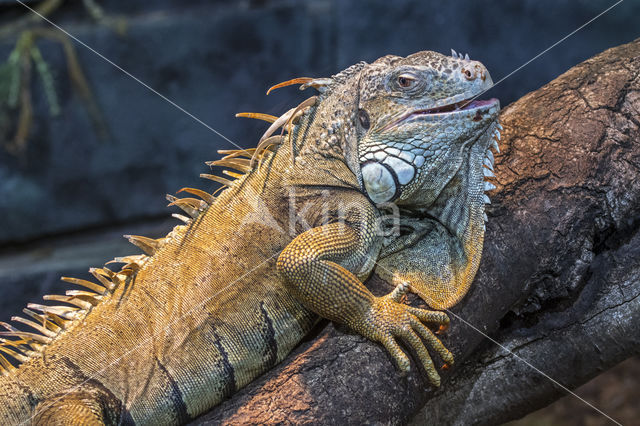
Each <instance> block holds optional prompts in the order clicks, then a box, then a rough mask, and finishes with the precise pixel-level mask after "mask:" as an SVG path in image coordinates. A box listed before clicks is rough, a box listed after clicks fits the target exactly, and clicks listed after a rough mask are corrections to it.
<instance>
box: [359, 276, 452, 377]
mask: <svg viewBox="0 0 640 426" xmlns="http://www.w3.org/2000/svg"><path fill="white" fill-rule="evenodd" d="M408 290H409V285H408V284H406V283H403V284H400V285H398V286H397V287H396V288H395V289H394V290H393V291H392V292H391V293H390V294H388V295H386V296H383V297H377V298H375V299H374V301H373V304H372V306H371V309H370V312H369V315H368V316H367V317H366V320H365V322H364V323H363V324H360V325H359V327H354V328H357V329H358V331H359V332H360V333H361V334H362V335H364V336H366V337H368V338H369V339H371V340H375V341H377V342H380V343H381V344H382V345H383V346H384V347H385V348H386V349H387V351H389V353H390V354H391V357H392V358H393V360H394V361H395V363H396V365H397V366H398V368H399V369H400V371H401V372H402V373H403V374H407V373H408V372H409V371H410V368H411V366H410V362H409V357H408V356H407V355H406V354H405V353H404V351H403V350H402V349H401V348H400V345H398V342H397V339H398V338H402V339H403V340H404V341H406V342H407V343H409V345H411V347H412V348H413V350H414V351H415V352H416V354H417V355H418V358H419V360H420V362H421V363H422V366H423V367H424V369H425V371H426V373H427V376H428V378H429V381H430V382H431V384H433V385H434V386H440V375H439V374H438V372H437V370H436V368H435V366H434V365H433V361H432V360H431V356H430V355H429V352H428V351H427V345H428V346H429V347H431V348H432V349H433V350H435V351H436V352H437V353H438V355H439V356H440V358H442V360H443V361H444V362H445V363H446V364H447V365H451V364H453V355H452V354H451V352H450V351H449V350H448V349H447V348H445V347H444V345H443V344H442V342H441V341H440V340H439V339H438V338H437V337H436V336H435V334H434V333H433V332H432V331H431V330H430V329H429V328H428V327H426V326H425V325H424V324H423V323H431V324H440V325H441V326H442V325H447V324H449V317H448V316H447V314H445V313H444V312H438V311H429V310H426V309H420V308H414V307H411V306H408V305H404V304H402V303H400V302H399V301H400V299H401V298H402V296H404V295H405V294H406V293H407V291H408Z"/></svg>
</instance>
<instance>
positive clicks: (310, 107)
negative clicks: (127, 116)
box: [0, 52, 500, 424]
mask: <svg viewBox="0 0 640 426" xmlns="http://www.w3.org/2000/svg"><path fill="white" fill-rule="evenodd" d="M290 84H301V89H304V88H307V87H314V88H316V89H317V90H318V91H319V95H318V96H314V97H312V98H310V99H308V100H306V101H304V102H302V103H301V104H300V105H299V106H298V107H296V108H292V109H291V110H289V111H288V112H286V113H285V114H283V115H282V116H281V117H273V116H269V115H266V114H255V113H244V114H240V115H242V116H247V117H257V118H263V119H265V120H267V121H271V122H272V124H271V126H270V127H269V129H268V130H267V132H266V133H265V135H264V136H263V137H262V138H261V139H260V142H259V144H258V146H257V147H256V148H255V149H250V150H234V151H221V153H222V154H225V157H223V158H222V159H221V160H218V161H214V162H212V163H211V164H213V165H219V166H225V167H228V168H233V169H235V170H237V171H239V172H240V173H236V172H231V171H228V170H225V173H226V174H227V175H228V176H229V177H231V179H227V178H223V177H219V176H215V175H204V177H207V178H210V179H213V180H215V181H217V182H220V183H222V184H223V186H222V188H223V189H224V190H222V191H221V192H220V193H219V194H217V195H216V194H210V193H207V192H205V191H201V190H197V189H193V188H184V189H183V190H184V191H186V192H188V193H190V194H192V195H194V196H196V197H198V198H182V199H177V198H175V197H170V196H169V199H170V201H171V204H173V205H176V206H179V207H181V208H182V209H183V210H184V211H185V212H186V213H188V214H189V216H190V217H189V218H187V217H186V216H181V215H177V216H178V217H179V218H182V219H183V220H184V222H186V223H185V224H184V225H180V226H176V227H175V228H174V229H173V231H172V232H171V233H169V234H168V235H167V236H166V237H165V238H161V239H157V240H156V239H150V238H145V237H140V236H127V237H128V238H129V240H130V241H131V242H132V243H134V244H135V245H137V246H138V247H140V248H141V249H142V250H143V251H144V252H145V253H146V254H144V255H133V256H127V257H123V258H116V259H115V261H116V262H121V263H123V264H124V266H123V267H122V269H120V270H119V271H117V272H115V271H112V270H110V269H108V268H106V267H103V268H97V269H91V270H90V272H91V273H92V274H93V276H95V279H96V282H89V281H85V280H81V279H74V278H63V280H65V281H68V282H70V283H73V284H78V285H80V286H82V287H84V289H82V290H72V291H68V292H67V293H66V295H50V296H45V297H44V299H45V300H50V301H55V302H59V303H58V304H56V305H53V306H44V305H38V304H29V305H28V308H27V309H25V310H24V312H25V314H26V315H27V316H28V317H30V319H24V318H19V317H18V318H13V320H14V321H17V322H20V323H23V324H25V325H27V326H30V327H31V328H33V329H34V330H35V332H27V331H20V330H18V329H16V328H14V327H13V326H11V325H9V324H6V323H2V325H3V326H4V327H5V328H7V331H5V332H2V336H3V338H2V341H1V343H0V351H1V353H2V354H3V355H4V356H0V363H1V365H2V374H3V377H1V378H0V423H2V424H16V423H33V424H68V423H72V422H73V423H74V424H76V423H77V424H102V423H106V424H133V423H151V424H178V423H184V422H186V421H188V420H190V419H193V418H195V417H196V416H198V415H199V414H201V413H203V412H205V411H207V410H209V409H211V408H212V407H213V406H215V405H216V404H218V403H219V402H220V401H221V400H222V399H224V398H225V397H227V396H229V395H231V394H232V393H234V392H235V391H236V390H237V389H239V388H241V387H242V386H245V385H246V384H247V383H249V382H250V381H251V380H253V379H254V378H256V376H258V375H260V374H261V373H263V372H264V371H266V370H267V369H269V368H271V367H273V366H274V365H275V364H277V363H278V362H280V361H281V360H282V359H283V358H284V357H285V356H286V355H287V354H288V353H289V352H290V351H291V350H292V349H293V348H294V347H295V346H296V345H297V344H298V343H299V342H300V340H301V339H302V338H303V337H304V336H305V334H307V333H308V332H309V330H311V328H312V327H313V326H314V324H316V322H317V321H318V320H319V318H320V317H324V318H328V319H330V320H333V321H336V322H339V323H343V324H346V325H347V326H348V327H350V328H351V329H353V330H355V331H356V332H358V333H360V334H361V335H363V336H366V337H368V338H369V339H371V340H374V341H377V342H379V343H381V344H382V345H383V346H384V347H385V348H386V349H387V350H388V351H389V353H390V354H391V357H392V359H393V360H394V361H395V362H396V364H397V365H398V367H399V369H400V370H401V371H403V372H406V371H408V370H409V368H410V362H409V358H408V357H407V355H406V354H405V353H404V352H403V350H402V349H401V347H400V346H399V345H398V340H399V339H402V340H404V341H405V342H406V343H408V344H409V345H410V347H411V348H412V349H413V350H414V351H415V353H416V354H417V357H418V359H419V361H420V362H421V364H422V365H423V367H424V369H425V370H426V373H427V376H428V378H429V380H430V382H431V383H432V384H433V385H435V386H438V385H439V383H440V377H439V375H438V373H437V371H436V369H435V367H434V364H433V362H432V360H431V358H430V356H429V353H428V351H427V346H428V347H430V348H431V349H432V350H433V351H435V352H436V353H437V354H438V355H439V356H440V358H442V360H443V361H444V362H445V363H446V364H451V363H453V356H452V354H451V353H450V352H449V351H448V350H447V349H446V348H445V347H444V346H443V344H442V343H441V342H440V340H439V339H438V338H437V337H436V335H435V334H434V332H432V331H431V330H430V329H429V328H427V327H426V326H425V325H424V323H427V324H432V325H435V326H440V327H446V326H447V324H448V322H449V319H448V317H447V315H446V314H445V313H444V312H440V311H430V310H425V309H419V308H415V307H411V306H409V305H406V304H404V303H402V301H401V298H402V296H403V295H404V294H405V293H406V292H407V291H409V290H411V291H414V292H415V293H417V294H418V295H420V297H421V298H422V299H424V300H425V301H426V302H427V303H428V304H429V306H430V307H431V308H433V309H438V310H442V309H445V308H448V307H450V306H452V305H454V304H455V303H457V302H458V301H459V300H460V299H461V298H462V297H463V296H464V294H465V293H466V291H467V290H468V288H469V285H470V284H471V281H472V280H473V277H474V275H475V273H476V270H477V268H478V263H479V259H480V255H481V252H482V243H483V236H484V229H485V228H484V221H485V220H486V216H485V214H484V204H485V203H487V202H489V200H488V198H487V196H486V195H485V194H484V192H485V191H486V190H489V189H492V188H493V186H492V185H491V184H489V183H488V182H485V177H487V176H492V173H491V169H492V165H493V154H492V153H491V148H492V147H493V148H494V149H497V142H496V139H499V138H500V135H499V131H498V129H499V128H500V125H499V124H498V122H497V113H498V110H499V103H498V101H497V100H496V99H491V100H487V101H477V100H473V99H472V98H475V97H476V96H477V95H479V94H481V93H482V92H484V91H485V90H486V89H488V88H489V87H491V85H492V84H493V83H492V81H491V78H490V77H489V74H488V72H487V70H486V69H485V67H484V66H483V65H482V64H481V63H479V62H477V61H472V60H470V59H469V57H468V56H465V57H462V56H461V55H457V54H455V52H454V55H453V57H447V56H444V55H441V54H438V53H435V52H419V53H416V54H413V55H410V56H408V57H406V58H402V57H397V56H385V57H382V58H380V59H378V60H377V61H375V62H374V63H372V64H367V63H364V62H361V63H358V64H356V65H353V66H351V67H349V68H347V69H345V70H344V71H342V72H340V73H339V74H337V75H334V76H332V77H331V78H298V79H294V80H289V81H287V82H284V83H281V84H279V85H277V86H274V87H282V86H286V85H290ZM280 128H282V129H283V130H282V132H281V134H280V135H276V136H273V134H274V133H275V132H276V131H277V130H278V129H280ZM388 210H394V211H395V212H396V219H397V222H399V226H398V227H397V228H398V229H400V232H396V233H395V234H392V235H385V232H386V228H388V227H389V226H388V225H387V226H386V228H385V227H384V226H383V222H384V221H382V220H381V219H383V218H384V217H385V215H386V213H385V212H386V211H388ZM374 270H375V271H376V272H377V273H378V274H380V275H381V276H382V277H384V278H386V279H387V280H388V281H390V282H391V283H393V284H394V285H396V288H395V290H393V291H392V292H391V293H390V294H388V295H387V296H384V297H375V296H374V295H373V294H371V292H370V291H369V290H368V289H367V288H366V287H365V286H364V285H363V280H364V279H365V278H366V277H367V276H369V275H370V274H371V272H372V271H374ZM6 357H9V358H10V359H13V361H12V362H9V361H8V360H7V358H6ZM18 364H19V365H18ZM16 365H18V366H16Z"/></svg>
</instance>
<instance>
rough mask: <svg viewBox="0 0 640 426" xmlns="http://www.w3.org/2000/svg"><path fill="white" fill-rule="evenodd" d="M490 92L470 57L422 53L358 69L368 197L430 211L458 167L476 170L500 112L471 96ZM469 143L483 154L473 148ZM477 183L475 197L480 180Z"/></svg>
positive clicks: (361, 149)
mask: <svg viewBox="0 0 640 426" xmlns="http://www.w3.org/2000/svg"><path fill="white" fill-rule="evenodd" d="M492 85H493V82H492V81H491V77H490V76H489V72H488V71H487V69H486V68H485V67H484V65H482V64H481V63H480V62H478V61H472V60H470V59H468V56H467V57H466V58H463V57H461V56H460V57H458V56H457V55H456V56H455V57H450V56H445V55H441V54H439V53H436V52H429V51H424V52H418V53H415V54H413V55H410V56H408V57H406V58H402V57H398V56H385V57H382V58H380V59H378V60H377V61H375V62H374V63H372V64H370V65H368V66H366V67H364V68H363V69H362V71H361V72H360V76H359V82H358V86H359V101H358V106H357V126H358V132H359V134H360V140H359V143H358V161H359V166H360V171H361V179H362V184H363V187H364V189H365V191H366V192H367V194H368V196H369V198H371V200H372V201H374V202H375V203H383V202H389V201H394V202H395V203H397V204H399V205H405V206H411V207H428V206H429V205H431V204H432V203H433V201H434V200H435V199H436V198H437V197H438V195H439V194H440V193H441V191H442V190H443V188H444V187H445V186H446V185H447V184H448V183H449V182H450V181H451V180H452V179H453V178H454V176H455V175H456V173H457V172H458V171H459V170H460V169H461V168H464V167H471V166H472V164H477V165H478V170H480V168H481V167H482V164H483V162H484V161H485V155H490V154H488V153H487V152H489V147H490V145H491V139H492V138H491V136H492V135H493V132H494V131H495V126H496V125H497V121H496V120H497V114H498V111H499V109H500V106H499V102H498V100H497V99H490V100H475V97H476V96H478V95H480V94H481V93H483V92H484V91H486V90H487V89H489V88H490V87H491V86H492ZM474 144H481V145H482V146H481V149H477V147H476V149H471V147H472V146H473V145H474ZM477 180H478V182H475V184H476V185H477V186H478V187H479V188H478V190H479V193H481V192H482V189H483V182H482V177H480V178H479V179H477ZM472 183H473V182H472Z"/></svg>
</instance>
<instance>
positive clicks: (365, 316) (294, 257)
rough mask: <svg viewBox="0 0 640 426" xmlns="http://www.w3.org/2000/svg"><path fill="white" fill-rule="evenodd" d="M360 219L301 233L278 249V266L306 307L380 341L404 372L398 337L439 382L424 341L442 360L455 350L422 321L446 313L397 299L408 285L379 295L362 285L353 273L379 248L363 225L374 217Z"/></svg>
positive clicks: (438, 319)
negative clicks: (359, 222)
mask: <svg viewBox="0 0 640 426" xmlns="http://www.w3.org/2000/svg"><path fill="white" fill-rule="evenodd" d="M363 222H365V224H364V225H362V222H361V224H360V225H357V224H356V225H350V224H347V223H331V224H328V225H324V226H320V227H317V228H313V229H310V230H308V231H306V232H304V233H302V234H300V235H299V236H298V237H296V238H295V239H294V240H293V241H292V242H291V243H290V244H289V245H287V247H286V248H285V249H284V250H283V251H282V253H281V254H280V256H279V258H278V262H277V267H278V270H279V271H280V272H281V273H282V275H283V276H284V278H285V281H286V283H287V285H288V287H289V288H290V290H291V291H292V293H293V294H294V295H295V297H297V298H298V299H299V300H300V301H301V302H302V303H303V304H304V305H305V306H306V307H307V308H308V309H310V310H312V311H314V312H316V313H317V314H319V315H321V316H322V317H324V318H328V319H330V320H332V321H336V322H340V323H343V324H346V325H347V326H349V327H350V328H352V329H353V330H355V331H357V332H358V333H360V334H361V335H363V336H365V337H367V338H369V339H371V340H374V341H377V342H380V343H381V344H382V345H383V346H384V347H385V348H386V349H387V350H388V351H389V353H390V354H391V356H392V357H393V359H394V361H395V362H396V364H397V366H398V368H399V369H400V370H401V371H402V372H403V373H406V372H408V371H409V369H410V363H409V358H408V357H407V355H406V354H405V353H404V352H403V350H402V349H401V348H400V346H399V345H398V342H397V339H398V338H402V339H404V340H405V341H406V342H407V343H409V344H410V345H411V347H412V348H413V349H414V350H415V352H416V354H417V355H418V357H419V359H420V361H421V363H422V365H423V366H424V369H425V370H426V372H427V375H428V377H429V381H430V382H431V383H432V384H434V385H435V386H439V384H440V376H439V375H438V373H437V371H436V369H435V367H434V365H433V362H432V360H431V357H430V356H429V353H428V351H427V348H426V346H425V343H424V342H426V343H428V344H429V346H431V347H432V348H433V349H434V350H435V351H436V352H437V353H438V354H439V355H440V357H441V358H442V359H443V360H444V361H445V362H446V363H449V364H450V363H452V362H453V355H452V354H451V352H449V351H448V350H447V349H446V348H445V347H444V346H443V345H442V343H441V342H440V341H439V340H438V339H437V337H436V336H435V335H434V334H433V332H432V331H431V330H430V329H429V328H427V327H426V326H425V325H424V324H423V322H425V323H435V324H447V323H448V322H449V318H448V317H447V315H446V314H445V313H443V312H433V311H427V310H424V309H418V308H413V307H411V306H407V305H405V304H402V303H400V301H399V300H400V298H401V296H402V295H403V294H404V293H405V292H406V291H407V290H408V286H407V285H406V284H403V285H401V286H398V288H396V290H394V291H393V292H392V293H390V294H388V295H386V296H383V297H376V296H374V295H373V294H372V293H371V292H370V291H369V290H368V289H367V288H366V287H365V286H364V284H363V283H362V282H361V281H360V279H359V278H358V277H357V276H356V274H358V275H365V276H366V275H367V274H368V273H369V272H370V269H371V266H367V265H370V264H371V263H372V262H371V259H372V258H371V257H370V256H375V257H377V254H378V250H379V249H378V248H376V247H375V246H376V243H375V241H376V240H375V238H376V237H375V234H374V227H373V225H371V226H369V225H368V224H366V223H369V222H370V223H373V221H367V220H365V221H363ZM363 265H364V267H363ZM354 272H355V273H354ZM421 338H422V339H421ZM423 340H424V342H423Z"/></svg>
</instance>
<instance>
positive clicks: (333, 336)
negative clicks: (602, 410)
mask: <svg viewBox="0 0 640 426" xmlns="http://www.w3.org/2000/svg"><path fill="white" fill-rule="evenodd" d="M512 78H518V77H517V74H516V75H515V76H514V77H512ZM639 116H640V40H636V41H635V42H633V43H630V44H627V45H623V46H619V47H616V48H613V49H609V50H607V51H605V52H604V53H602V54H600V55H598V56H596V57H594V58H592V59H590V60H588V61H586V62H584V63H582V64H580V65H578V66H576V67H574V68H572V69H571V70H569V71H568V72H566V73H565V74H563V75H561V76H560V77H558V78H557V79H556V80H554V81H552V82H551V83H549V84H547V85H546V86H544V87H542V88H541V89H539V90H537V91H535V92H532V93H529V94H528V95H526V96H524V97H523V98H522V99H520V100H519V101H517V102H515V103H514V104H512V105H510V106H509V107H508V108H506V109H504V111H503V112H502V115H501V122H502V123H503V125H504V128H505V131H504V132H503V139H502V142H501V149H502V154H501V155H498V156H497V157H496V176H497V178H496V180H495V183H496V185H497V187H498V189H497V190H496V191H494V193H493V194H492V196H491V198H492V201H493V204H492V205H491V206H489V210H488V216H489V223H488V227H487V234H486V241H485V247H484V250H485V254H484V257H483V261H482V265H481V267H480V273H479V274H478V276H477V278H476V281H475V283H474V285H473V287H472V290H471V291H470V293H469V294H468V295H467V297H466V298H465V299H464V300H463V302H462V303H460V304H459V305H458V306H456V307H455V308H454V309H452V326H451V328H450V331H449V333H448V335H447V336H446V337H445V338H444V341H445V344H446V345H447V346H448V347H449V348H451V349H452V351H453V352H454V354H455V356H456V360H457V363H456V365H454V366H453V368H451V369H449V370H448V371H445V372H443V384H442V386H441V387H440V388H439V389H437V390H434V389H432V388H430V386H429V385H428V383H427V382H426V380H425V379H424V378H423V376H421V374H420V371H418V369H414V371H413V372H412V374H410V375H409V376H408V377H407V378H402V377H400V376H399V374H398V373H397V371H396V370H395V369H394V367H393V365H392V362H391V360H390V358H389V357H388V356H387V355H386V353H385V352H384V350H383V349H382V348H381V347H380V346H378V345H377V344H375V343H371V342H369V341H367V340H365V339H364V338H362V337H360V336H357V335H354V334H350V333H349V332H348V331H347V330H344V329H342V328H338V329H336V328H335V327H334V326H333V325H332V324H329V325H327V324H324V326H323V327H320V328H319V329H318V332H317V334H316V335H314V336H312V337H310V338H309V339H308V340H307V341H306V342H303V343H302V344H301V345H300V346H299V347H298V348H297V349H296V350H295V351H294V353H293V354H291V356H289V357H288V358H287V359H286V360H285V361H284V362H283V363H281V364H280V365H279V366H278V367H277V368H275V369H273V370H272V371H270V372H268V373H267V374H265V375H264V376H262V377H261V378H259V379H258V380H256V381H255V382H254V383H252V384H251V385H249V386H248V387H246V388H245V389H243V390H241V391H240V392H238V393H237V394H236V395H234V396H233V398H231V399H230V400H228V401H225V402H224V403H223V404H222V405H220V406H218V407H217V408H216V409H214V410H213V411H212V412H211V413H209V414H207V415H205V416H203V417H201V418H200V419H198V421H197V422H198V423H234V424H243V423H244V424H247V423H323V424H343V423H358V424H360V423H385V424H386V423H393V424H396V423H408V422H410V421H412V420H413V421H414V422H416V423H421V422H425V421H426V422H428V423H437V424H495V423H500V422H504V421H507V420H510V419H514V418H518V417H520V416H522V415H524V414H526V413H528V412H530V411H533V410H535V409H537V408H540V407H542V406H544V405H546V404H548V403H549V402H551V401H552V400H554V399H557V398H558V397H560V396H562V395H564V394H565V391H563V390H562V389H561V388H560V387H558V386H557V385H556V384H554V383H553V382H552V381H551V380H549V379H548V378H546V377H544V376H543V375H541V374H540V373H539V372H537V371H536V370H535V369H533V368H532V366H534V367H535V368H537V369H539V370H541V371H543V372H544V373H546V374H547V375H548V376H550V377H552V378H553V379H554V380H556V381H557V382H559V383H561V384H562V385H563V386H566V387H568V388H575V387H577V386H579V385H580V384H582V383H584V382H586V381H587V380H589V379H590V378H592V377H594V376H595V375H597V374H599V373H600V372H602V371H604V370H606V369H607V368H609V367H611V366H613V365H615V364H616V363H618V362H620V361H622V360H624V359H625V358H628V357H629V356H631V355H633V354H637V353H638V352H639V349H640V298H639V297H638V295H639V294H640V279H639V277H640V233H639V232H638V227H639V224H640V179H637V177H638V169H639V168H640V144H639V142H640V130H639V129H640V119H639ZM370 284H371V285H372V286H373V287H374V288H376V289H377V290H378V291H385V290H386V289H385V284H384V283H382V282H381V281H380V280H379V279H377V278H376V277H373V278H372V279H371V280H370ZM462 319H463V320H462ZM469 324H472V325H473V326H474V327H475V328H476V329H474V328H472V327H471V326H470V325H469ZM484 333H486V334H488V335H489V336H491V338H492V339H494V340H495V341H496V342H498V343H499V344H500V345H501V346H498V345H496V344H495V343H493V342H491V341H490V340H488V339H487V337H486V336H485V335H484ZM510 352H512V353H514V354H515V355H517V357H516V356H515V355H512V354H510ZM522 360H526V363H525V362H524V361H522Z"/></svg>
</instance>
